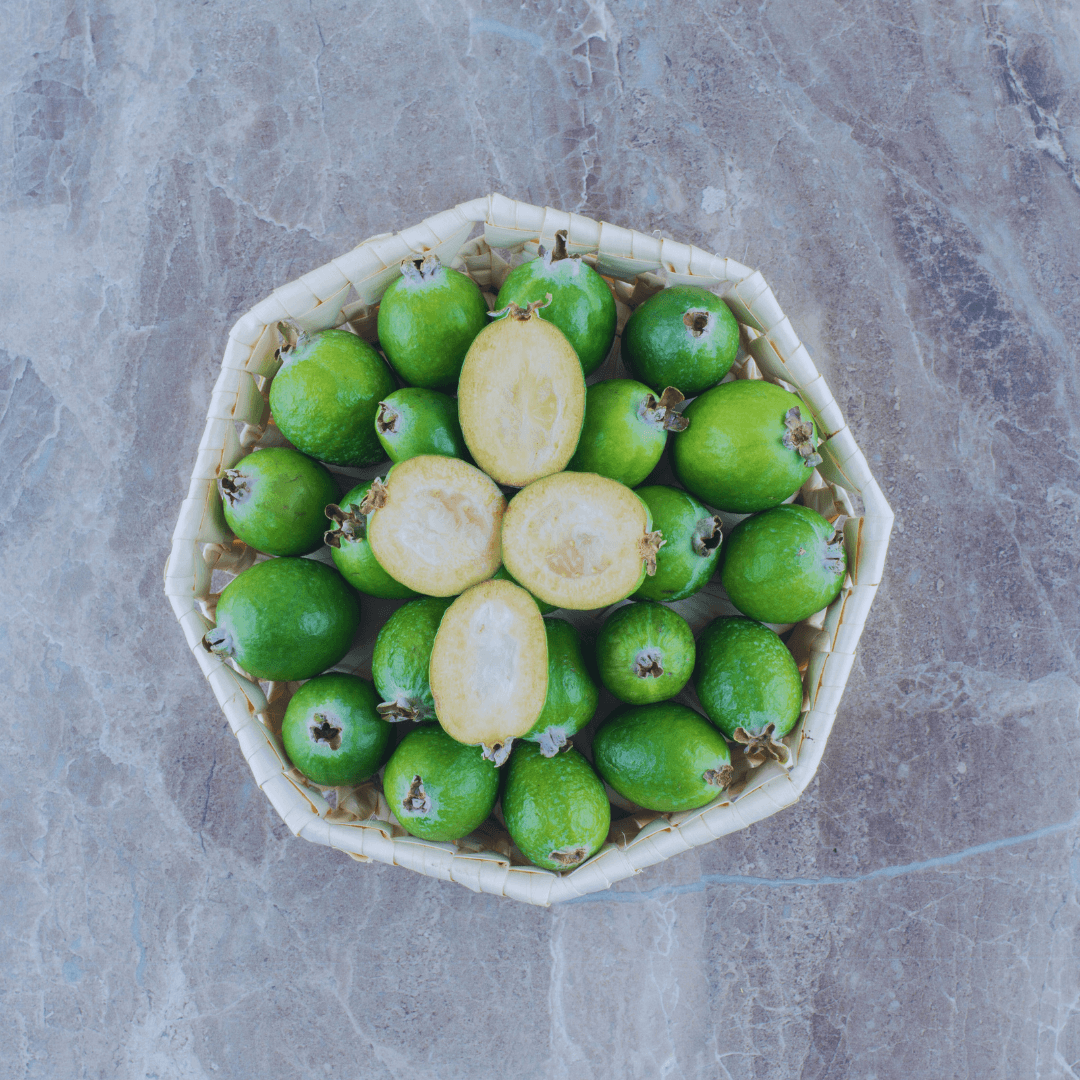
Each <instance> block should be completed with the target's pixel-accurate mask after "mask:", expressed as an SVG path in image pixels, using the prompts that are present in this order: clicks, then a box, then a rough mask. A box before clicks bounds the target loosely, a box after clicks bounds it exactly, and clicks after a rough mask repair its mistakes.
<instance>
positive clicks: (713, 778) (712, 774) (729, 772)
mask: <svg viewBox="0 0 1080 1080" xmlns="http://www.w3.org/2000/svg"><path fill="white" fill-rule="evenodd" d="M734 775H735V770H734V769H733V768H732V767H731V766H730V765H724V766H722V767H721V768H719V769H706V770H705V771H704V772H703V773H702V774H701V779H702V780H704V781H705V783H706V784H709V785H710V786H712V787H718V788H726V787H727V786H728V784H730V783H731V779H732V777H733V776H734Z"/></svg>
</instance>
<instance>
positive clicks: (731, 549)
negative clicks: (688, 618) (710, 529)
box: [720, 503, 847, 623]
mask: <svg viewBox="0 0 1080 1080" xmlns="http://www.w3.org/2000/svg"><path fill="white" fill-rule="evenodd" d="M846 570H847V553H846V552H845V551H844V545H843V542H842V540H841V538H840V537H838V536H837V534H836V530H835V529H834V528H833V527H832V525H830V524H829V523H828V522H827V521H826V520H825V519H824V518H823V517H822V516H821V515H820V514H819V513H817V512H816V511H814V510H811V509H810V508H809V507H808V506H799V505H797V504H794V503H793V504H791V505H788V506H777V507H775V508H774V509H772V510H766V511H765V512H764V513H763V514H757V515H755V516H754V517H752V518H747V519H746V520H745V521H740V522H739V524H738V525H736V526H735V528H734V529H732V530H731V534H730V535H729V536H728V538H727V540H726V541H725V542H724V561H723V565H722V566H721V568H720V580H721V581H722V582H723V584H724V589H725V590H726V591H727V594H728V596H729V597H730V598H731V602H732V603H733V604H734V605H735V606H736V607H737V608H738V609H739V610H740V611H741V612H742V613H743V614H744V615H749V616H750V618H751V619H757V620H758V622H767V623H795V622H799V620H800V619H805V618H806V617H807V616H808V615H813V614H814V612H815V611H820V610H821V609H822V608H823V607H827V606H828V605H829V604H831V603H832V602H833V601H834V600H835V599H836V598H837V596H839V595H840V589H841V587H842V586H843V584H844V573H845V571H846Z"/></svg>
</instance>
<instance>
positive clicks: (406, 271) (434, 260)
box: [401, 251, 442, 285]
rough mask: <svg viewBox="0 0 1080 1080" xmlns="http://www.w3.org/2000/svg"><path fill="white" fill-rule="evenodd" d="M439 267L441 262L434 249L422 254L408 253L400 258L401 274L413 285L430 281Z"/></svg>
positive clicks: (440, 267)
mask: <svg viewBox="0 0 1080 1080" xmlns="http://www.w3.org/2000/svg"><path fill="white" fill-rule="evenodd" d="M441 269H442V263H441V262H440V261H439V256H438V255H436V254H435V252H434V251H428V252H426V253H425V254H423V255H409V256H408V257H407V258H404V259H402V260H401V276H402V277H403V278H405V280H406V281H408V282H410V283H411V284H413V285H422V284H423V283H424V282H425V281H430V280H431V279H432V278H433V277H434V276H435V275H436V274H437V273H438V272H439V271H440V270H441Z"/></svg>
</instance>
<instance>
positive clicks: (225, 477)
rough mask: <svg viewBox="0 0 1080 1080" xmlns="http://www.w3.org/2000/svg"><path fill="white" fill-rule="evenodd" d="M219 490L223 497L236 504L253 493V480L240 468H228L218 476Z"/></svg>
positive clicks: (231, 504) (231, 503)
mask: <svg viewBox="0 0 1080 1080" xmlns="http://www.w3.org/2000/svg"><path fill="white" fill-rule="evenodd" d="M218 491H219V492H220V493H221V497H222V499H224V500H225V501H227V502H228V504H229V505H230V506H235V505H236V504H237V503H238V502H240V501H241V500H242V499H244V498H246V497H247V496H248V495H250V494H251V482H250V481H249V480H248V478H247V477H246V476H245V475H244V474H243V473H242V472H241V471H240V470H239V469H226V470H225V471H224V472H223V473H222V474H221V476H219V477H218Z"/></svg>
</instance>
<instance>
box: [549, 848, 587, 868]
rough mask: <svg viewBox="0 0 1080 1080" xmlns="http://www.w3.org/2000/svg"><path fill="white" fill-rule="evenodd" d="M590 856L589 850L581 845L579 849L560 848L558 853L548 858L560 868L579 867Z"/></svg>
mask: <svg viewBox="0 0 1080 1080" xmlns="http://www.w3.org/2000/svg"><path fill="white" fill-rule="evenodd" d="M588 854H589V849H588V848H587V847H584V846H580V845H579V846H578V847H569V848H559V850H558V851H553V852H551V854H550V855H548V858H549V859H550V860H551V861H552V862H556V863H558V864H559V865H560V866H577V864H578V863H579V862H581V861H582V859H584V858H585V856H586V855H588Z"/></svg>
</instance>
